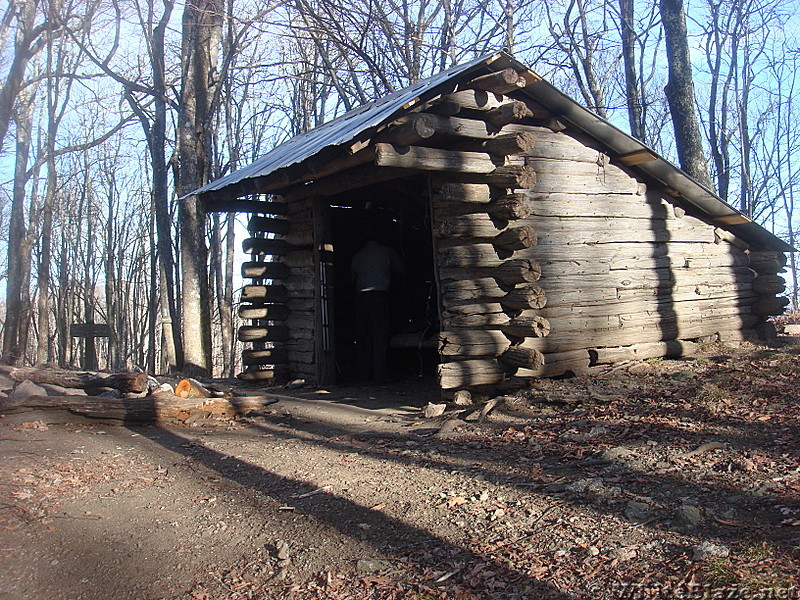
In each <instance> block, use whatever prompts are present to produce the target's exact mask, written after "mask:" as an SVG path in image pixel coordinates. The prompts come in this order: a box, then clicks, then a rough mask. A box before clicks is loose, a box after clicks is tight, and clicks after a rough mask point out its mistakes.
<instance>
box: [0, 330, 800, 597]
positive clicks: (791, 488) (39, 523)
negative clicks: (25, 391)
mask: <svg viewBox="0 0 800 600" xmlns="http://www.w3.org/2000/svg"><path fill="white" fill-rule="evenodd" d="M783 340H784V342H785V345H784V346H783V347H782V348H779V349H771V350H767V349H764V348H758V347H753V346H749V347H745V348H736V349H732V348H726V347H719V346H718V347H709V348H706V351H705V352H704V353H703V354H702V355H700V356H697V357H694V358H691V359H685V360H675V361H673V360H651V361H646V362H642V363H631V364H628V365H622V366H621V367H617V368H615V369H606V370H604V371H599V372H595V373H593V374H592V375H590V376H585V377H578V378H573V379H565V380H560V381H555V380H549V381H540V382H537V384H536V387H534V388H532V389H530V390H527V391H526V392H524V393H520V394H518V395H516V396H514V397H505V398H503V399H501V400H500V401H499V402H498V403H497V405H496V406H495V407H494V409H493V410H492V411H491V412H489V413H488V414H487V415H485V418H484V419H482V420H478V418H477V417H478V414H477V411H479V409H480V406H474V407H455V406H451V407H449V408H448V410H447V411H446V412H445V414H444V415H442V416H441V417H437V418H434V419H425V418H423V416H422V414H421V410H420V409H421V408H422V407H423V406H424V405H425V404H426V403H427V402H429V401H434V402H435V401H436V400H437V399H438V394H437V393H436V392H435V391H434V389H433V382H432V381H429V380H419V381H414V382H411V383H408V382H407V383H405V384H396V385H390V386H385V387H381V388H370V387H360V388H359V387H335V388H328V389H325V390H310V389H298V390H292V391H288V390H279V389H276V390H275V392H276V396H275V397H276V398H277V399H278V402H277V403H275V404H273V405H271V406H269V407H268V408H267V409H266V410H264V411H263V412H262V413H260V414H258V415H253V416H251V417H250V418H248V419H244V420H240V421H237V422H235V423H233V424H230V425H229V426H227V427H216V428H188V427H187V428H174V429H165V428H157V427H119V426H109V425H98V424H61V425H54V424H48V423H47V422H46V421H47V420H46V419H42V418H39V419H32V417H30V416H29V417H27V418H26V419H27V420H24V421H21V422H15V423H12V422H9V420H8V419H0V560H2V565H3V568H2V572H0V600H21V599H36V600H47V599H54V600H55V599H58V600H78V599H87V600H89V599H91V600H95V599H97V600H101V599H102V600H106V599H111V598H114V599H116V600H127V599H131V600H134V599H135V600H150V599H153V600H155V599H194V600H238V599H246V598H250V599H258V598H260V599H267V598H269V599H287V600H288V599H322V598H326V599H332V600H338V599H345V598H352V599H362V598H381V599H390V598H392V599H394V598H413V599H418V600H422V599H434V598H463V599H471V598H493V599H505V598H508V599H511V598H520V599H522V598H556V599H567V598H599V599H606V598H608V599H610V598H798V597H800V460H799V459H798V452H799V449H800V344H798V343H797V340H794V339H792V338H783ZM18 421H19V420H18Z"/></svg>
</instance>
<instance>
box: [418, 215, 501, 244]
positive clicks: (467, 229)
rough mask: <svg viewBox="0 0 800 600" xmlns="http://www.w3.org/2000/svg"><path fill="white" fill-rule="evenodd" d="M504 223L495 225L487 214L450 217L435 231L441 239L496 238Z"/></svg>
mask: <svg viewBox="0 0 800 600" xmlns="http://www.w3.org/2000/svg"><path fill="white" fill-rule="evenodd" d="M504 227H505V225H504V223H502V222H500V223H497V224H496V223H495V222H494V221H492V220H491V219H490V218H489V217H488V216H487V215H485V214H471V215H460V216H455V217H449V218H447V219H445V220H444V221H443V222H442V223H441V224H440V225H439V226H438V227H436V228H435V230H434V235H436V236H437V237H441V238H476V237H477V238H494V237H495V236H496V235H497V234H498V233H499V232H500V231H501V230H502V229H503V228H504Z"/></svg>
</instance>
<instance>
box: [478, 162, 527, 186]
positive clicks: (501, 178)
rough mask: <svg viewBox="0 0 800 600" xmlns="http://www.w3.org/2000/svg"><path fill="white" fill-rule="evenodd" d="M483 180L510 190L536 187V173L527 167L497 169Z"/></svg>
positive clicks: (510, 166)
mask: <svg viewBox="0 0 800 600" xmlns="http://www.w3.org/2000/svg"><path fill="white" fill-rule="evenodd" d="M483 178H484V179H485V180H486V181H487V182H488V183H490V184H492V185H496V186H498V187H504V188H509V189H519V190H527V189H530V188H532V187H534V186H535V185H536V172H535V171H534V170H533V169H532V168H530V167H528V166H527V165H524V166H515V165H509V166H502V167H497V168H496V169H495V170H494V171H492V172H491V173H488V174H487V175H485V176H483Z"/></svg>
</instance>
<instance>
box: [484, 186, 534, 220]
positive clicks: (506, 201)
mask: <svg viewBox="0 0 800 600" xmlns="http://www.w3.org/2000/svg"><path fill="white" fill-rule="evenodd" d="M486 211H487V212H488V213H489V214H490V215H491V216H492V217H493V218H495V219H505V220H507V221H513V220H517V219H524V218H525V217H527V216H528V215H530V214H531V199H530V196H528V194H525V193H522V192H515V193H513V194H506V195H505V196H501V197H500V198H498V199H497V200H495V201H494V202H492V203H490V204H489V206H487V207H486Z"/></svg>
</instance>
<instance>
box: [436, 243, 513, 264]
mask: <svg viewBox="0 0 800 600" xmlns="http://www.w3.org/2000/svg"><path fill="white" fill-rule="evenodd" d="M505 258H507V256H506V257H505ZM503 261H504V258H500V256H499V255H498V252H497V248H495V247H494V246H493V245H492V244H464V245H458V246H449V247H440V248H439V266H440V267H483V266H486V267H491V266H497V265H499V264H502V263H503Z"/></svg>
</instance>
